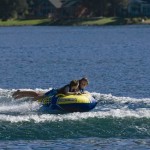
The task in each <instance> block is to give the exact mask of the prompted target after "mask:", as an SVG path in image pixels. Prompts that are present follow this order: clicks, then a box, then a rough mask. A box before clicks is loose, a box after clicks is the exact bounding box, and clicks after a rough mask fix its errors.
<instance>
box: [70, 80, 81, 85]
mask: <svg viewBox="0 0 150 150" xmlns="http://www.w3.org/2000/svg"><path fill="white" fill-rule="evenodd" d="M77 85H79V81H78V80H72V81H71V82H70V86H77Z"/></svg>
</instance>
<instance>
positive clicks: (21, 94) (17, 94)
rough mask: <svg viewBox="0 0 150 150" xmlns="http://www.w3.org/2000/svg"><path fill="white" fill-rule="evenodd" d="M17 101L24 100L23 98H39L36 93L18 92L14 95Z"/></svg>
mask: <svg viewBox="0 0 150 150" xmlns="http://www.w3.org/2000/svg"><path fill="white" fill-rule="evenodd" d="M12 96H13V97H14V98H15V99H19V98H23V97H33V98H36V97H38V96H39V94H38V93H36V92H35V91H16V92H14V94H13V95H12Z"/></svg>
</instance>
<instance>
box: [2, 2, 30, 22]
mask: <svg viewBox="0 0 150 150" xmlns="http://www.w3.org/2000/svg"><path fill="white" fill-rule="evenodd" d="M27 10H28V4H27V2H26V0H0V18H1V19H3V20H7V19H9V18H17V17H18V16H24V15H25V13H26V12H27Z"/></svg>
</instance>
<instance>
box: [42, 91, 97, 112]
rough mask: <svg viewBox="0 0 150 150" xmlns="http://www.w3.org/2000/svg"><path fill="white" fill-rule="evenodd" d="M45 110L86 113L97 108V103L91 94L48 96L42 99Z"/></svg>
mask: <svg viewBox="0 0 150 150" xmlns="http://www.w3.org/2000/svg"><path fill="white" fill-rule="evenodd" d="M41 102H42V105H43V107H44V108H46V109H47V108H48V109H51V110H59V111H63V112H86V111H90V110H92V109H93V108H95V106H96V104H97V101H96V100H95V99H94V98H93V97H92V96H91V94H90V93H86V94H81V95H68V96H67V95H63V94H59V95H56V96H48V97H46V98H44V99H42V101H41Z"/></svg>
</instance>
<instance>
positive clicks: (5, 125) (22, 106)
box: [0, 26, 150, 150]
mask: <svg viewBox="0 0 150 150" xmlns="http://www.w3.org/2000/svg"><path fill="white" fill-rule="evenodd" d="M149 32H150V30H149V26H116V27H111V26H108V27H13V28H9V27H8V28H0V56H1V58H0V64H1V66H0V140H1V141H0V148H1V149H141V150H145V149H150V140H149V137H150V92H149V88H150V70H149V64H150V58H149V56H150V51H149V47H150V42H149V39H150V34H149ZM84 75H86V76H87V77H88V78H89V80H90V84H89V86H88V87H87V90H88V91H89V92H91V94H92V95H93V97H95V99H97V100H98V102H99V103H98V105H97V106H96V108H95V109H93V110H92V111H90V112H85V113H79V112H77V113H68V114H50V113H46V112H44V113H43V112H41V111H40V107H41V105H40V104H39V103H38V102H32V101H31V100H30V99H28V98H24V99H20V100H17V101H16V100H14V99H12V97H11V94H12V93H13V92H14V91H15V90H16V89H23V90H37V91H38V90H42V91H47V90H49V89H51V88H55V87H60V86H62V85H64V84H67V83H68V82H69V81H70V80H71V79H74V78H75V79H78V78H81V77H82V76H84Z"/></svg>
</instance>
